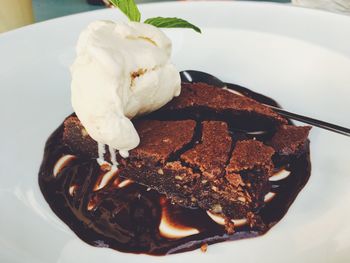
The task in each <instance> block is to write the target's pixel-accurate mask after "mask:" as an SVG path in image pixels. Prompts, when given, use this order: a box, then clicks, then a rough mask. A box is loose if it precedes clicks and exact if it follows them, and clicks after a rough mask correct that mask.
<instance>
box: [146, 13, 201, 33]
mask: <svg viewBox="0 0 350 263" xmlns="http://www.w3.org/2000/svg"><path fill="white" fill-rule="evenodd" d="M144 23H146V24H150V25H153V26H156V27H167V28H175V27H177V28H192V29H193V30H194V31H196V32H198V33H202V32H201V30H200V28H199V27H197V26H195V25H193V24H191V23H190V22H188V21H186V20H184V19H181V18H177V17H160V16H159V17H153V18H148V19H146V20H145V22H144Z"/></svg>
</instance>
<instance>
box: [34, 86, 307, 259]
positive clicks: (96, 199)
mask: <svg viewBox="0 0 350 263" xmlns="http://www.w3.org/2000/svg"><path fill="white" fill-rule="evenodd" d="M230 88H232V89H234V90H236V91H238V92H240V93H242V94H244V95H246V96H249V97H252V98H254V99H255V100H257V101H260V102H262V103H267V104H271V105H274V106H277V104H276V102H274V101H273V100H271V99H269V98H267V97H266V96H263V95H260V94H257V93H254V92H252V91H250V90H248V89H245V88H242V87H239V86H234V85H233V86H230ZM211 118H212V117H211ZM231 126H232V125H231ZM268 130H271V129H267V131H268ZM62 133H63V126H62V125H61V126H60V127H59V128H58V129H57V130H56V131H55V132H54V133H53V134H52V135H51V136H50V138H49V139H48V141H47V143H46V146H45V153H44V158H43V162H42V165H41V168H40V172H39V185H40V189H41V191H42V193H43V195H44V197H45V199H46V201H47V202H48V203H49V205H50V207H51V209H52V210H53V211H54V212H55V214H56V215H57V216H58V217H59V218H60V219H62V220H63V221H64V222H65V223H66V224H67V225H68V226H69V227H70V228H71V229H72V230H73V231H74V232H75V233H76V234H77V235H78V236H79V237H80V238H81V239H82V240H84V241H85V242H87V243H89V244H91V245H93V246H98V247H109V248H113V249H116V250H118V251H123V252H131V253H145V254H152V255H165V254H172V253H178V252H183V251H188V250H193V249H196V248H198V247H200V246H201V245H203V244H206V243H207V244H211V243H217V242H222V241H226V240H236V239H242V238H248V237H256V236H259V235H262V234H264V233H266V232H267V231H268V230H269V229H270V228H271V227H272V226H273V225H274V224H276V223H277V222H278V221H279V220H280V219H281V218H282V217H283V216H284V215H285V214H286V212H287V210H288V208H289V207H290V205H291V204H292V202H293V201H294V200H295V198H296V196H297V195H298V193H299V192H300V190H301V189H302V188H303V187H304V185H305V184H306V182H307V181H308V179H309V176H310V170H311V165H310V158H309V145H308V144H307V145H306V147H305V149H304V152H303V153H302V154H301V155H300V156H299V157H293V158H289V159H287V160H286V159H279V158H275V160H274V163H275V166H276V176H273V177H271V184H272V188H271V192H270V193H269V194H268V196H266V201H265V206H264V207H263V208H262V209H260V211H257V212H256V213H257V214H258V215H259V216H260V217H261V219H262V221H263V224H262V225H260V226H253V227H251V226H249V224H248V223H246V222H245V221H244V220H240V222H238V221H237V222H235V232H234V233H233V234H227V232H226V231H225V227H224V225H223V223H222V222H221V221H222V219H221V218H219V217H215V215H212V214H210V213H207V212H206V211H204V210H202V209H199V208H197V209H193V208H191V209H190V208H184V207H180V206H177V205H173V204H171V203H170V202H169V201H168V200H167V199H166V198H165V196H163V195H161V194H159V193H158V192H156V191H154V190H151V189H147V187H145V186H143V185H139V184H137V183H134V182H132V181H130V180H126V179H123V178H120V177H118V174H117V172H109V174H107V173H108V172H106V171H102V170H101V168H100V166H99V165H98V164H97V162H96V160H95V159H86V158H83V157H79V156H76V155H75V154H74V153H73V152H71V150H70V149H69V148H68V147H67V146H65V145H64V144H63V142H62ZM247 136H248V137H249V136H250V135H249V134H247ZM254 136H255V137H257V139H258V140H262V141H264V140H265V138H268V137H269V134H264V135H263V136H260V137H259V136H256V135H254ZM282 175H284V176H282ZM105 178H107V179H105Z"/></svg>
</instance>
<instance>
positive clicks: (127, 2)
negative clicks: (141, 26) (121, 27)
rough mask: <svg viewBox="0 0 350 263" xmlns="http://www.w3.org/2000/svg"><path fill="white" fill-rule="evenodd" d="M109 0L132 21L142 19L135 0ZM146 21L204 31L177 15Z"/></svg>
mask: <svg viewBox="0 0 350 263" xmlns="http://www.w3.org/2000/svg"><path fill="white" fill-rule="evenodd" d="M109 2H110V3H111V4H112V5H114V6H115V7H117V8H119V9H120V11H122V12H123V13H124V14H125V15H126V16H127V17H128V18H129V20H130V21H135V22H140V21H141V14H140V11H139V9H138V8H137V5H136V4H135V2H134V0H109ZM144 23H145V24H150V25H153V26H156V27H163V28H191V29H193V30H194V31H196V32H198V33H202V32H201V30H200V28H199V27H197V26H195V25H193V24H191V23H190V22H188V21H186V20H184V19H181V18H177V17H153V18H148V19H146V20H145V21H144Z"/></svg>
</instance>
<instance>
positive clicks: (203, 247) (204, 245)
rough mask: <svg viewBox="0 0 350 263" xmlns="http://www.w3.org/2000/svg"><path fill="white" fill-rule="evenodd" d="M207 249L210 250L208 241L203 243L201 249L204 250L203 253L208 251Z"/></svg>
mask: <svg viewBox="0 0 350 263" xmlns="http://www.w3.org/2000/svg"><path fill="white" fill-rule="evenodd" d="M207 250H208V243H204V244H202V245H201V251H202V252H203V253H205V252H207Z"/></svg>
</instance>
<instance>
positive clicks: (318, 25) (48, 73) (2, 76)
mask: <svg viewBox="0 0 350 263" xmlns="http://www.w3.org/2000/svg"><path fill="white" fill-rule="evenodd" d="M141 11H142V14H143V15H144V17H150V16H156V15H163V16H180V17H183V18H187V19H189V20H191V21H193V22H194V23H195V24H197V25H199V26H200V27H201V28H202V29H203V34H201V35H200V34H196V33H193V32H192V31H189V30H179V29H171V30H166V32H167V33H168V35H169V36H170V37H171V38H172V40H173V43H174V61H175V63H176V64H177V65H178V68H179V69H200V70H204V71H207V72H211V73H212V74H214V75H217V76H218V77H220V78H222V79H223V80H226V81H232V82H236V83H238V84H241V85H245V86H247V87H250V88H252V89H254V90H256V91H259V92H262V93H264V94H267V95H270V96H272V97H273V98H275V99H277V100H278V101H279V102H281V103H282V105H283V106H284V107H285V108H287V109H289V110H291V111H295V112H299V113H301V114H306V115H310V116H313V117H316V118H320V119H324V120H328V121H332V122H335V123H338V124H340V125H344V126H350V118H349V113H350V106H349V97H350V17H347V16H341V15H335V14H331V13H326V12H322V11H313V10H308V9H302V8H294V7H289V6H282V5H275V4H261V3H260V4H259V3H249V2H244V3H239V2H196V3H188V2H182V3H166V4H149V5H144V6H142V7H141ZM121 18H122V16H121V15H120V14H119V13H118V12H117V11H116V10H103V11H97V12H91V13H85V14H79V15H75V16H69V17H65V18H61V19H56V20H51V21H48V22H44V23H40V24H36V25H34V26H29V27H26V28H23V29H19V30H17V31H13V32H9V33H5V34H3V35H1V36H0V112H1V129H0V138H1V142H2V143H1V147H0V156H1V165H0V169H1V173H0V209H1V212H0V213H1V214H0V262H3V263H8V262H26V263H30V262H45V263H47V262H85V263H88V262H104V263H108V262H125V261H126V260H127V262H144V263H146V262H175V261H183V262H186V261H189V260H192V261H195V262H197V261H201V262H203V263H204V262H214V261H219V260H220V262H232V261H233V260H234V261H235V262H245V263H248V262H261V263H263V262H269V263H271V262H349V259H350V224H349V222H350V209H349V205H350V190H349V189H350V166H349V164H350V158H349V149H350V139H349V138H347V137H345V136H341V135H337V134H332V133H330V132H326V131H322V130H319V129H316V128H315V129H313V130H312V133H311V148H312V149H311V150H312V165H313V170H312V176H311V179H310V181H309V183H308V184H307V186H306V187H305V188H304V190H303V191H302V192H301V193H300V195H299V196H298V198H297V200H296V201H295V203H294V204H293V205H292V207H291V209H290V210H289V212H288V213H287V215H286V216H285V217H284V218H283V220H282V221H281V222H280V223H278V224H277V225H276V226H275V227H273V228H272V229H271V231H270V232H268V234H266V235H265V236H263V237H259V238H255V239H249V240H242V241H237V242H226V243H221V244H217V245H213V246H210V247H209V249H208V252H207V253H205V254H204V253H201V252H199V251H198V250H197V251H193V252H188V253H183V254H178V255H171V256H166V257H152V256H146V255H134V254H124V253H119V252H117V251H114V250H110V249H102V248H95V247H91V246H89V245H87V244H85V243H84V242H82V241H81V240H80V239H79V238H77V237H76V236H75V234H74V233H73V232H72V231H71V230H70V229H69V228H68V227H67V226H66V225H65V224H63V223H62V222H61V221H60V220H59V219H58V218H57V217H56V216H55V215H54V214H53V212H51V210H50V209H49V207H48V205H47V203H46V202H45V200H44V199H43V197H42V195H41V193H40V190H39V188H38V183H37V172H38V169H39V165H40V162H41V157H42V153H43V147H44V143H45V141H46V139H47V138H48V136H49V134H50V133H51V132H52V131H53V130H54V129H55V128H56V127H57V126H58V125H59V124H60V122H61V121H62V120H63V118H64V117H65V116H66V115H68V114H69V113H71V112H72V109H71V107H70V92H69V84H70V75H69V71H68V67H69V65H70V64H71V62H72V59H73V57H74V46H75V42H76V40H77V37H78V34H79V32H80V31H81V30H82V29H83V28H84V27H86V25H87V24H88V23H89V22H90V21H93V20H96V19H121ZM123 19H124V18H123Z"/></svg>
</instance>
